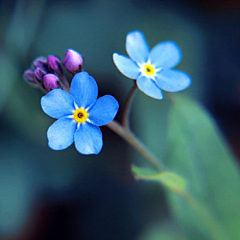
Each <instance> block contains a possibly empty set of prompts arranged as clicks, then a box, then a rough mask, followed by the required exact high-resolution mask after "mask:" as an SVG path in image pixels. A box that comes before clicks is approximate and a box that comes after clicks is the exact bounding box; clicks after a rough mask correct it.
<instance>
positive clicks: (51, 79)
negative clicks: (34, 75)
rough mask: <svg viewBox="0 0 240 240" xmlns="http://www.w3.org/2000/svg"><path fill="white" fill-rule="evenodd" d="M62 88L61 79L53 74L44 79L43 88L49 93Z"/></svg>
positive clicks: (45, 76)
mask: <svg viewBox="0 0 240 240" xmlns="http://www.w3.org/2000/svg"><path fill="white" fill-rule="evenodd" d="M59 86H60V81H59V78H58V77H57V76H56V75H55V74H53V73H48V74H46V75H44V77H43V87H44V88H45V90H46V91H47V92H49V91H51V90H53V89H56V88H59Z"/></svg>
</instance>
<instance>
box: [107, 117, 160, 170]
mask: <svg viewBox="0 0 240 240" xmlns="http://www.w3.org/2000/svg"><path fill="white" fill-rule="evenodd" d="M107 127H109V128H110V129H111V130H112V131H113V132H115V133H116V134H118V135H119V136H120V137H122V138H123V139H124V140H125V141H126V142H128V143H129V144H130V145H131V146H132V147H133V148H135V149H136V150H137V151H138V152H139V153H140V154H141V155H142V156H143V157H145V158H146V159H147V160H148V162H149V163H150V164H151V165H153V166H154V167H155V168H156V169H158V170H161V171H162V170H164V168H165V167H164V166H163V164H160V161H159V159H158V158H157V157H156V156H155V155H154V154H153V153H151V152H150V151H149V150H148V149H147V148H146V146H145V145H144V144H143V143H142V142H141V141H140V140H139V139H138V138H137V137H136V136H134V134H133V133H132V132H131V131H130V130H129V129H126V128H124V127H123V126H122V125H121V124H119V123H118V122H116V121H114V120H113V121H112V122H110V123H108V124H107Z"/></svg>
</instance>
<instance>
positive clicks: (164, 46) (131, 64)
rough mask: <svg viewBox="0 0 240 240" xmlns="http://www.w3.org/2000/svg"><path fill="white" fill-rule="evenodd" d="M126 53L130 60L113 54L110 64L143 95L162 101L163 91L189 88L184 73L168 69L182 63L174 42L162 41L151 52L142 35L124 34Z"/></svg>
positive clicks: (136, 32)
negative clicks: (132, 82)
mask: <svg viewBox="0 0 240 240" xmlns="http://www.w3.org/2000/svg"><path fill="white" fill-rule="evenodd" d="M126 51H127V53H128V55H129V56H130V58H128V57H125V56H123V55H120V54H118V53H114V54H113V61H114V63H115V65H116V66H117V68H118V70H119V71H120V72H121V73H122V74H123V75H125V76H126V77H128V78H131V79H136V81H137V82H136V83H137V86H138V88H139V89H140V90H141V91H142V92H144V93H145V94H146V95H148V96H150V97H152V98H156V99H163V94H162V90H165V91H168V92H178V91H181V90H183V89H185V88H187V87H189V86H190V84H191V78H190V77H189V76H188V75H187V74H186V73H184V72H182V71H179V70H175V69H171V68H173V67H175V66H176V65H177V64H178V63H179V62H180V60H181V50H180V49H179V47H178V46H177V44H176V43H174V42H172V41H165V42H161V43H158V44H157V45H156V46H155V47H154V48H153V49H152V50H151V51H150V49H149V46H148V44H147V42H146V39H145V37H144V35H143V33H142V32H140V31H133V32H130V33H128V34H127V37H126ZM161 89H162V90H161Z"/></svg>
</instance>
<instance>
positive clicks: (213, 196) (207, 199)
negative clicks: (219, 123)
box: [167, 96, 240, 239]
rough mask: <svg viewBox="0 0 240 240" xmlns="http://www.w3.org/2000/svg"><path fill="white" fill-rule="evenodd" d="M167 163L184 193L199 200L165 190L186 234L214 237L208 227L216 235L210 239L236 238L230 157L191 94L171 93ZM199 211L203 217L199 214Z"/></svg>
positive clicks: (238, 178)
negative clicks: (179, 177)
mask: <svg viewBox="0 0 240 240" xmlns="http://www.w3.org/2000/svg"><path fill="white" fill-rule="evenodd" d="M167 164H168V166H169V167H170V168H171V169H173V170H174V171H176V172H177V173H178V174H181V175H182V176H184V177H185V178H186V180H187V182H188V184H189V192H190V193H191V194H192V195H193V196H194V198H195V199H196V201H198V202H199V203H200V205H201V207H200V205H199V206H196V203H195V202H192V200H190V201H189V202H188V203H187V202H186V201H185V199H182V198H181V197H179V196H177V195H176V194H169V200H170V202H171V208H172V211H173V213H174V215H175V216H176V218H177V219H178V220H179V224H180V225H181V226H182V227H183V228H184V229H185V230H186V231H188V232H190V236H191V238H194V239H211V237H214V236H213V235H212V236H210V233H209V231H208V227H209V228H210V229H211V228H212V231H213V232H214V231H215V233H216V234H215V237H216V236H219V237H218V238H213V239H238V238H240V228H239V222H240V205H239V202H240V175H239V168H238V166H237V164H236V159H235V158H234V157H233V156H232V154H231V153H230V151H229V149H228V147H227V146H226V144H225V142H224V141H223V139H222V136H221V135H220V134H219V132H218V130H217V127H216V125H215V123H214V121H213V120H212V119H211V117H210V116H209V115H208V113H207V112H206V111H205V110H204V109H203V108H202V107H201V106H199V105H198V104H197V103H196V102H195V101H194V100H192V99H191V98H187V97H179V96H178V97H175V96H174V98H173V103H172V107H171V109H170V119H169V158H168V161H167ZM191 205H193V206H191ZM194 205H195V206H194ZM191 207H193V208H195V212H194V211H193V209H191ZM204 209H207V210H206V211H208V212H209V213H210V215H212V220H209V216H208V213H207V212H206V214H205V213H204V212H203V211H205V210H204ZM201 212H202V214H203V218H204V219H199V216H198V215H199V214H198V213H200V215H201ZM208 220H209V222H208ZM211 221H212V222H211ZM212 223H213V224H212ZM206 225H207V226H206ZM216 231H217V232H216ZM221 235H222V236H221ZM224 235H225V237H224ZM220 236H221V238H220ZM227 236H228V237H227Z"/></svg>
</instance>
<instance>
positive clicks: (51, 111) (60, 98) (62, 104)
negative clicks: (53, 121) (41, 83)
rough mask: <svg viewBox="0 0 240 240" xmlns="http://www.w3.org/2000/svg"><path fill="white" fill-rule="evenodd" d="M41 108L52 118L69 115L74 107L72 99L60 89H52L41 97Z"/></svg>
mask: <svg viewBox="0 0 240 240" xmlns="http://www.w3.org/2000/svg"><path fill="white" fill-rule="evenodd" d="M41 107H42V110H43V111H44V112H45V113H46V114H47V115H49V116H50V117H53V118H61V117H64V116H67V115H71V114H72V111H73V110H74V109H75V108H74V99H73V97H72V96H71V95H70V94H69V93H68V92H66V91H64V90H62V89H54V90H52V91H50V92H49V93H48V94H47V95H45V96H43V97H42V98H41Z"/></svg>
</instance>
